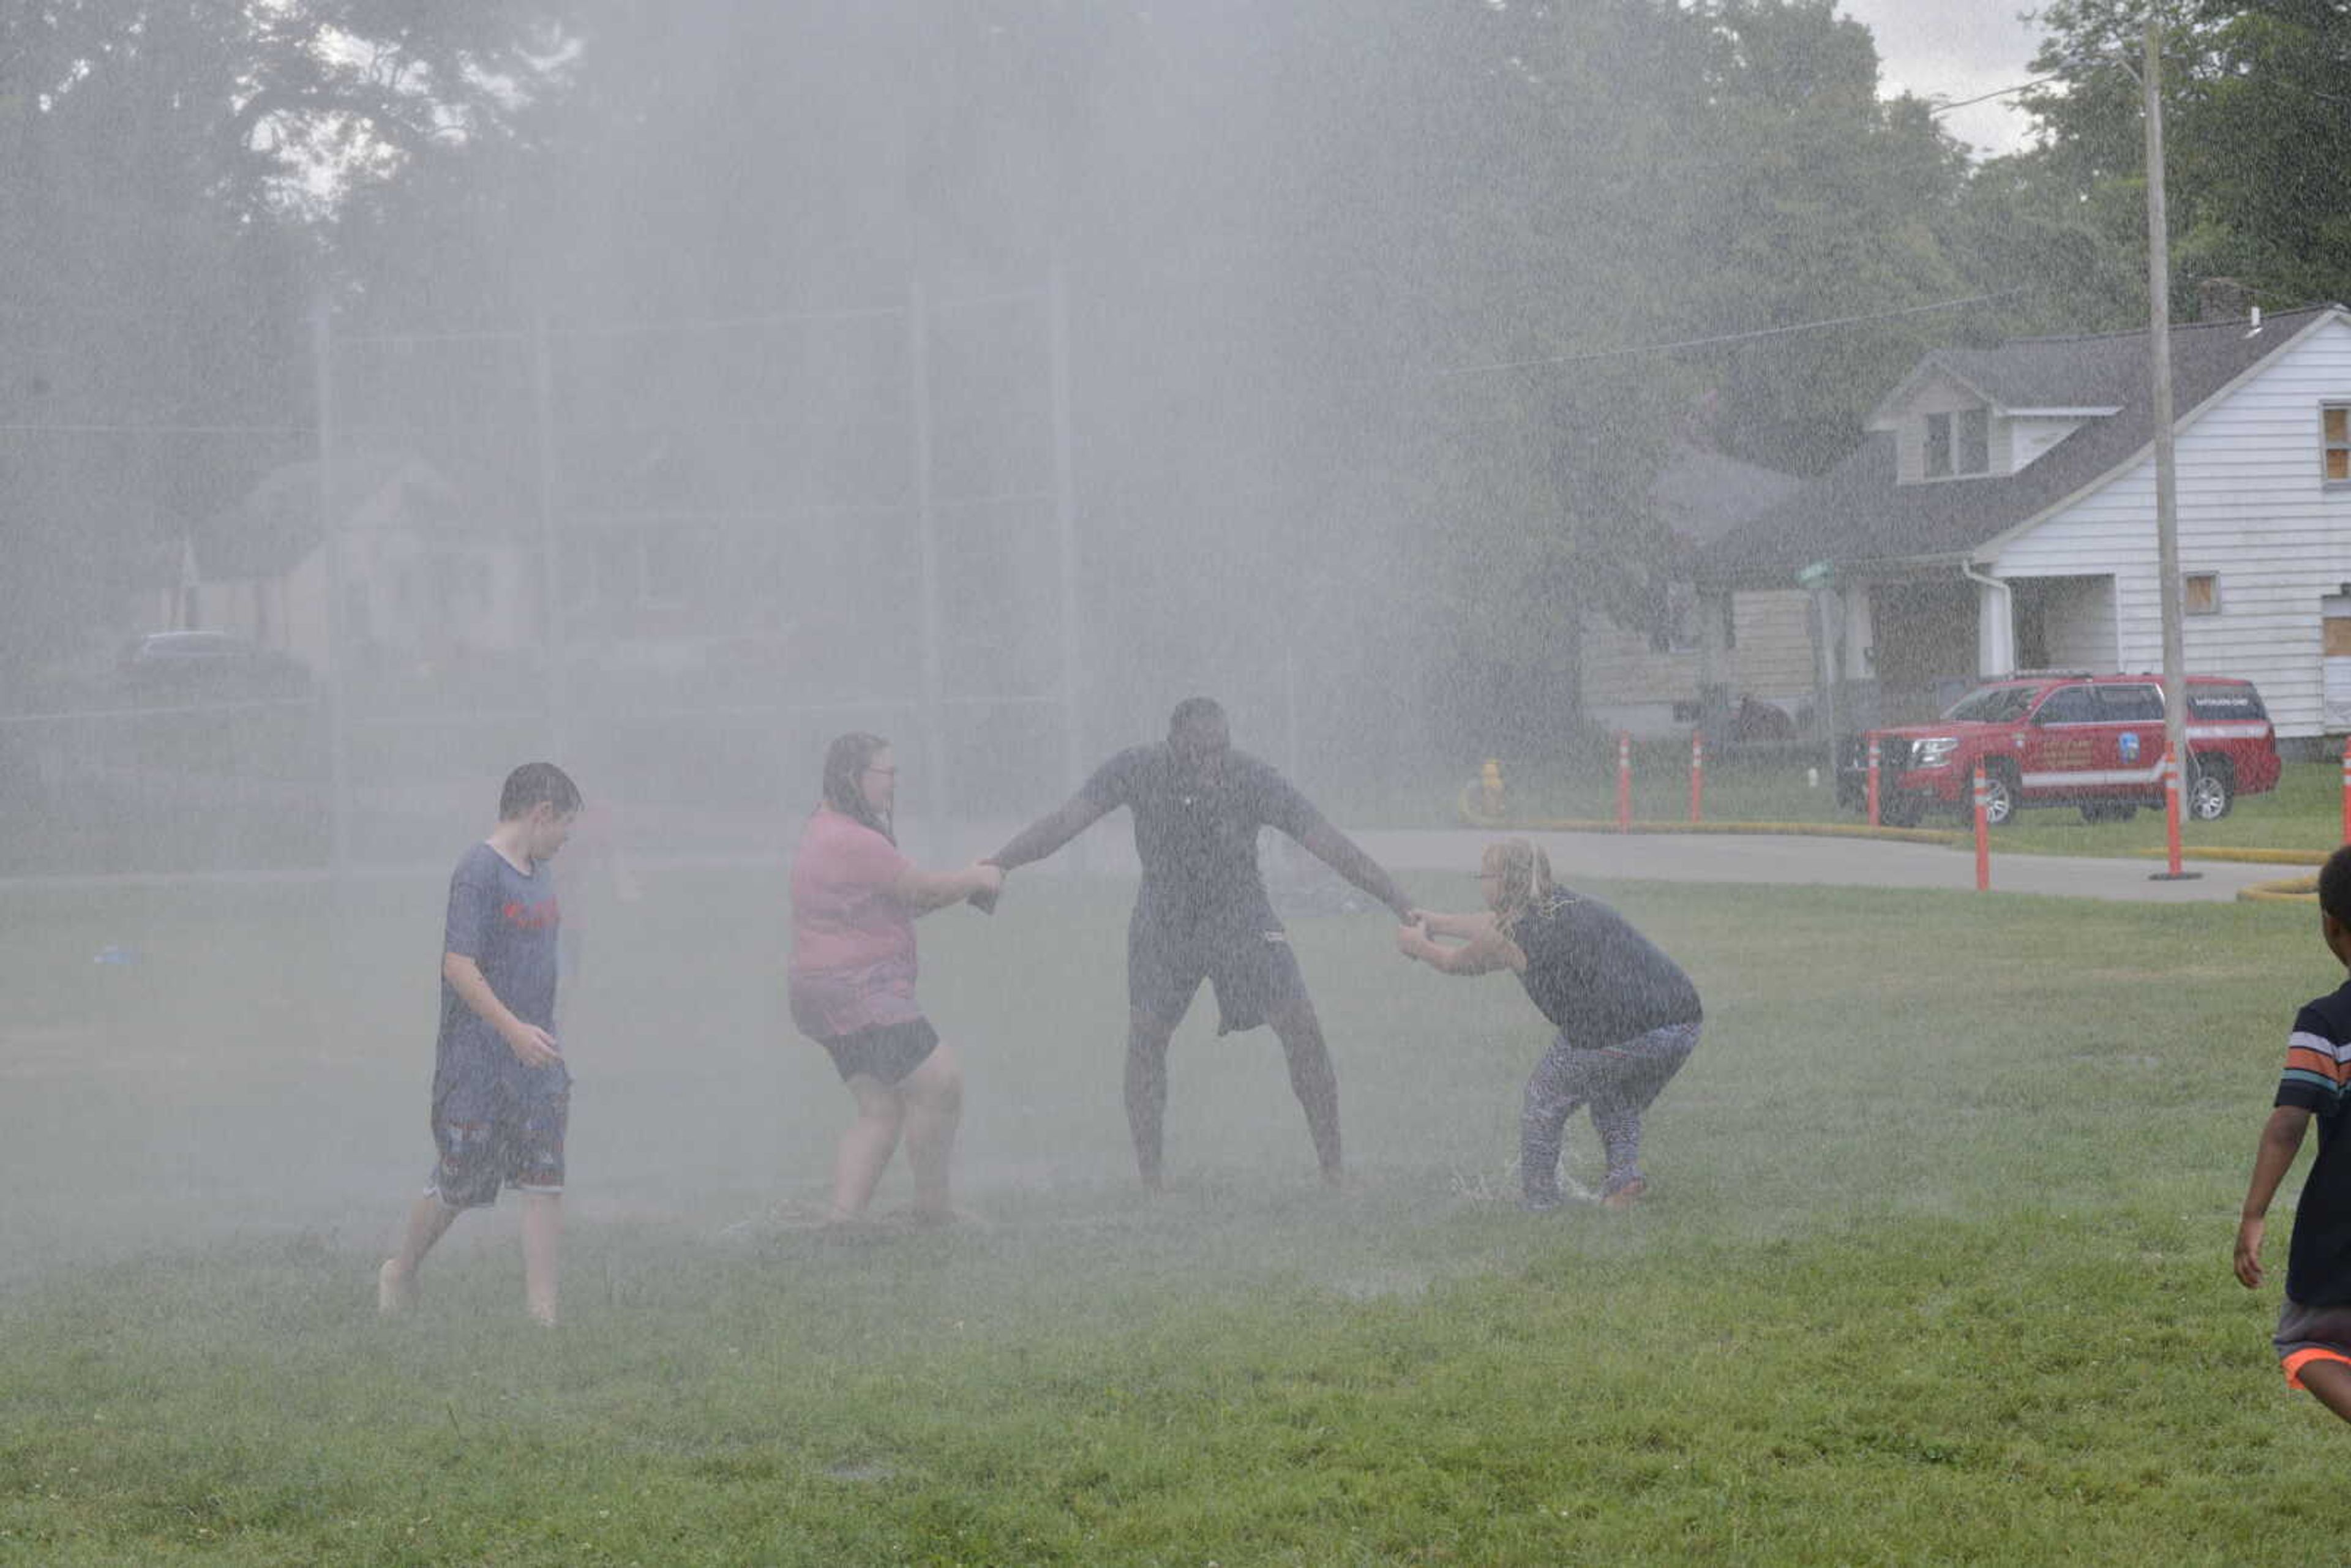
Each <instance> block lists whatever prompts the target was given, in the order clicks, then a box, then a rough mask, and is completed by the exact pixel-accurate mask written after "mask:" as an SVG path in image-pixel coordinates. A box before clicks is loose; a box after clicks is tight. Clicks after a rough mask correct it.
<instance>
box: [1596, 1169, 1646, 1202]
mask: <svg viewBox="0 0 2351 1568" xmlns="http://www.w3.org/2000/svg"><path fill="white" fill-rule="evenodd" d="M1648 1190H1649V1184H1648V1183H1647V1182H1646V1181H1643V1180H1642V1179H1641V1178H1640V1177H1639V1176H1635V1177H1634V1178H1633V1179H1632V1180H1631V1181H1628V1182H1626V1183H1625V1185H1624V1186H1620V1187H1618V1188H1617V1189H1616V1190H1615V1191H1614V1192H1612V1193H1610V1194H1608V1195H1607V1196H1606V1197H1603V1198H1602V1199H1601V1200H1600V1207H1603V1208H1630V1207H1633V1206H1634V1205H1635V1204H1636V1203H1638V1202H1640V1201H1641V1195H1642V1194H1643V1193H1645V1192H1646V1191H1648Z"/></svg>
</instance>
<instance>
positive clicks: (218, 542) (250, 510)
mask: <svg viewBox="0 0 2351 1568" xmlns="http://www.w3.org/2000/svg"><path fill="white" fill-rule="evenodd" d="M334 475H335V488H334V495H333V496H332V497H331V499H330V504H329V507H324V508H322V507H320V505H319V465H318V464H317V463H315V462H303V463H293V464H288V465H286V466H284V467H281V468H277V469H275V470H273V471H272V472H270V473H269V474H267V475H266V476H263V477H262V479H261V480H260V481H259V483H257V484H256V485H255V486H254V487H253V489H252V490H251V491H250V492H249V493H247V495H246V497H245V498H244V499H243V500H242V501H240V502H239V503H238V504H237V505H236V506H235V507H231V508H230V509H229V510H227V511H225V512H224V513H221V514H219V515H218V516H216V517H212V518H209V519H207V520H206V521H205V522H204V524H203V525H202V526H200V527H199V528H197V529H195V530H194V532H193V534H192V535H191V537H190V538H189V539H188V541H187V544H186V547H185V548H184V549H183V551H182V561H183V564H182V568H181V573H180V577H181V580H180V582H179V584H178V586H177V588H176V589H175V590H173V591H172V592H171V593H170V594H169V596H168V599H167V601H165V602H162V603H159V604H158V606H157V607H156V609H157V612H158V613H156V614H155V615H154V616H153V617H152V619H153V620H154V622H155V623H156V624H157V625H159V626H163V627H171V628H178V629H190V630H193V629H199V628H201V629H204V630H207V631H220V632H234V633H235V634H237V635H239V636H243V637H247V638H250V639H251V640H253V641H254V642H256V643H259V644H261V645H262V646H264V647H268V648H277V649H282V650H284V651H286V652H287V653H292V654H294V655H295V656H297V657H298V658H299V659H301V660H302V662H303V663H304V664H308V665H309V666H310V667H311V668H312V669H314V670H318V671H321V672H323V671H325V670H327V669H328V668H329V666H330V664H331V663H332V654H331V650H330V644H329V596H330V594H331V592H332V587H331V584H332V580H333V578H334V575H335V571H336V568H337V567H338V566H340V577H341V581H342V588H343V601H342V612H343V618H344V626H343V634H344V636H345V638H346V639H347V641H348V643H349V645H350V647H351V649H352V650H353V651H354V653H355V654H357V655H358V656H360V657H361V658H364V659H370V660H390V661H392V662H394V663H396V664H401V665H403V666H411V667H431V666H434V665H441V664H455V663H461V662H462V661H464V660H465V659H466V658H468V657H471V656H473V655H476V654H479V653H514V652H516V651H518V650H524V649H528V648H531V647H534V646H535V645H536V644H537V643H538V638H539V619H540V618H539V614H538V603H539V600H540V597H541V595H540V593H539V585H538V567H537V557H536V555H535V554H534V553H533V552H532V551H531V550H530V549H528V548H527V547H526V546H525V544H524V543H523V542H522V541H521V540H520V539H519V538H517V535H516V532H515V530H514V529H513V528H509V527H506V526H502V525H501V523H500V521H499V520H498V519H496V518H492V517H484V516H482V515H480V514H479V512H478V509H477V508H475V507H469V506H467V505H466V504H465V503H464V502H463V501H461V500H460V498H459V497H457V496H456V495H455V493H454V492H453V491H452V489H451V487H450V486H449V485H448V484H447V482H446V481H445V480H444V479H443V478H442V477H441V476H440V475H439V474H438V473H437V472H436V471H435V470H434V468H433V467H432V466H431V465H428V464H426V463H424V462H423V460H422V459H419V458H417V457H414V456H413V455H397V454H381V453H371V454H353V455H349V456H347V457H344V458H343V459H341V460H340V461H338V462H337V464H336V465H335V468H334ZM327 515H331V516H333V517H335V518H336V519H337V526H338V528H340V548H341V551H342V559H341V560H340V563H337V562H335V561H334V560H333V559H332V558H331V556H330V552H329V547H328V538H327V533H326V522H325V517H326V516H327Z"/></svg>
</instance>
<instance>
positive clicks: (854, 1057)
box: [790, 735, 1004, 1220]
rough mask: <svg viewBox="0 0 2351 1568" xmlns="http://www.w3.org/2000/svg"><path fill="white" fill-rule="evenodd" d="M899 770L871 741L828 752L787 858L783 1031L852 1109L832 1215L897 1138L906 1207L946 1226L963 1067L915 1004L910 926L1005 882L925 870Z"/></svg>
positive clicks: (855, 1205)
mask: <svg viewBox="0 0 2351 1568" xmlns="http://www.w3.org/2000/svg"><path fill="white" fill-rule="evenodd" d="M897 792H898V768H897V763H896V761H895V759H894V758H893V756H892V754H891V751H890V743H889V742H888V741H886V740H883V738H881V737H879V736H872V735H844V736H842V737H840V738H839V739H837V740H835V741H834V742H833V743H832V744H831V746H830V747H827V748H826V750H825V754H824V803H823V804H822V805H820V806H819V807H818V808H817V809H816V813H815V815H813V816H811V817H810V818H809V821H808V827H807V828H806V829H805V830H804V831H802V832H801V834H800V843H799V852H798V853H797V854H795V855H794V856H793V859H792V958H791V968H790V976H791V1000H792V1022H793V1023H794V1024H795V1025H797V1026H798V1027H799V1031H800V1032H801V1033H802V1034H805V1035H807V1036H808V1037H809V1038H810V1039H811V1040H815V1041H816V1042H817V1043H818V1044H819V1045H821V1046H823V1047H824V1048H825V1050H826V1051H829V1052H830V1053H831V1056H832V1062H833V1066H834V1067H835V1068H837V1069H839V1070H840V1072H841V1082H843V1083H846V1084H847V1085H849V1092H850V1093H851V1094H852V1095H853V1096H855V1098H856V1101H857V1120H856V1121H855V1122H854V1123H852V1124H851V1125H850V1128H849V1130H848V1131H847V1132H846V1133H843V1134H841V1147H840V1149H839V1151H838V1152H837V1153H836V1155H834V1158H833V1167H832V1214H833V1218H835V1219H852V1218H856V1217H857V1216H858V1215H860V1214H862V1213H863V1212H864V1211H865V1206H866V1205H867V1204H868V1203H870V1202H871V1201H872V1197H873V1188H874V1186H876V1185H877V1184H878V1183H879V1182H880V1181H881V1179H882V1172H883V1168H884V1167H885V1166H888V1165H889V1163H890V1155H891V1154H892V1152H893V1151H894V1150H895V1149H896V1148H897V1146H898V1138H899V1134H901V1133H904V1135H905V1139H906V1163H907V1164H908V1165H910V1166H913V1167H914V1212H915V1213H916V1215H917V1216H918V1217H920V1218H925V1219H932V1220H946V1219H951V1218H954V1214H955V1211H954V1207H953V1206H952V1205H951V1204H950V1202H949V1201H948V1197H947V1161H948V1158H949V1156H950V1155H952V1154H953V1152H954V1149H955V1136H956V1124H957V1123H958V1122H959V1121H960V1120H961V1119H962V1115H963V1070H962V1068H961V1067H960V1066H958V1065H957V1063H956V1058H955V1052H954V1051H953V1050H952V1049H951V1048H950V1047H948V1046H946V1045H943V1044H941V1043H940V1042H939V1036H938V1031H937V1030H934V1029H933V1028H932V1027H931V1023H930V1020H929V1019H926V1018H925V1017H924V1016H923V1009H921V1008H920V1007H919V1006H917V1005H916V1003H915V1001H914V971H915V965H914V921H915V918H916V917H917V916H919V915H928V914H929V913H930V912H931V911H932V910H934V909H944V908H946V906H947V905H949V904H961V903H963V902H964V901H965V900H967V899H970V898H973V897H974V896H975V895H977V896H978V897H980V898H983V899H984V898H991V897H993V896H994V895H995V894H997V893H998V892H1000V891H1001V890H1002V888H1003V886H1004V873H1002V872H1001V871H999V870H998V869H997V868H996V867H994V866H992V865H971V866H967V867H965V868H964V869H963V870H961V871H957V872H926V871H924V870H922V869H921V868H920V867H918V866H916V865H915V864H914V862H913V861H911V860H908V859H907V858H906V857H905V856H904V855H903V854H901V853H899V852H898V844H897V841H896V839H895V838H893V836H892V834H891V831H890V821H891V810H892V807H893V804H894V802H895V800H896V799H897Z"/></svg>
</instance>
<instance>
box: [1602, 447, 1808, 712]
mask: <svg viewBox="0 0 2351 1568" xmlns="http://www.w3.org/2000/svg"><path fill="white" fill-rule="evenodd" d="M1802 487H1803V481H1802V480H1801V479H1799V478H1797V477H1795V476H1793V475H1790V474H1782V473H1778V472H1776V471H1774V470H1772V469H1770V468H1759V467H1757V466H1756V465H1754V464H1751V463H1742V462H1740V461H1739V460H1738V459H1736V458H1733V457H1729V456H1726V455H1723V454H1721V453H1719V452H1715V451H1711V450H1708V449H1707V448H1705V447H1703V446H1698V445H1693V444H1687V443H1684V444H1677V446H1676V447H1675V449H1674V451H1673V453H1672V455H1671V456H1670V457H1669V459H1668V460H1667V464H1666V465H1665V467H1664V469H1663V470H1662V471H1660V472H1659V474H1658V476H1657V479H1656V484H1655V485H1654V486H1652V487H1651V489H1650V495H1649V498H1650V501H1651V503H1652V504H1653V505H1654V506H1655V507H1656V509H1657V514H1658V517H1659V518H1660V520H1662V521H1663V522H1664V523H1665V525H1666V526H1667V528H1668V529H1670V530H1671V531H1672V534H1673V537H1674V541H1675V545H1676V547H1677V549H1679V550H1680V551H1682V552H1684V553H1685V555H1687V552H1689V551H1692V550H1696V549H1698V548H1700V547H1702V546H1704V545H1706V544H1708V543H1709V542H1710V541H1712V540H1715V539H1718V538H1721V537H1722V536H1723V535H1724V534H1726V533H1728V532H1729V531H1730V530H1731V529H1733V528H1738V527H1739V526H1740V524H1742V523H1744V522H1746V521H1747V520H1748V519H1749V518H1751V517H1755V516H1757V515H1758V514H1760V513H1761V512H1764V511H1767V510H1769V509H1770V508H1771V507H1773V506H1776V505H1777V504H1779V503H1780V502H1782V501H1784V500H1785V499H1787V498H1788V497H1790V496H1791V495H1792V494H1794V493H1795V492H1796V491H1798V490H1800V489H1802ZM1659 608H1660V610H1661V612H1662V614H1661V616H1660V620H1659V623H1658V624H1657V625H1656V627H1654V628H1650V629H1643V628H1638V627H1629V626H1619V625H1618V624H1616V623H1615V622H1614V621H1611V620H1610V619H1608V618H1607V617H1606V616H1605V615H1602V614H1596V613H1595V614H1593V615H1591V616H1588V617H1586V619H1585V621H1584V622H1583V631H1582V633H1581V636H1580V637H1579V640H1578V657H1577V661H1576V667H1577V671H1578V676H1579V679H1580V680H1581V681H1582V683H1583V711H1584V713H1585V714H1586V715H1587V716H1589V717H1590V718H1591V719H1592V721H1593V723H1595V724H1599V725H1603V726H1604V727H1608V728H1610V729H1621V730H1627V731H1630V732H1631V733H1633V734H1635V735H1660V734H1667V733H1679V732H1686V731H1687V730H1688V729H1689V728H1690V727H1692V726H1693V725H1696V724H1699V723H1701V722H1704V723H1707V724H1710V725H1722V724H1723V723H1724V720H1725V719H1726V718H1727V717H1728V714H1729V710H1731V709H1734V708H1735V706H1736V705H1737V704H1738V702H1739V701H1740V699H1741V698H1746V699H1749V700H1750V701H1752V702H1755V703H1762V704H1768V705H1770V706H1771V708H1773V709H1776V710H1778V711H1779V712H1780V713H1782V714H1792V713H1793V712H1794V711H1795V710H1796V709H1797V708H1799V707H1801V706H1803V705H1804V704H1806V703H1807V702H1809V701H1810V700H1811V697H1812V691H1813V649H1812V642H1811V638H1810V635H1809V632H1808V630H1807V628H1808V626H1809V625H1810V609H1809V605H1808V602H1807V600H1806V596H1805V594H1804V592H1803V591H1802V589H1799V588H1796V587H1793V586H1792V585H1786V584H1783V585H1781V586H1778V587H1758V588H1752V589H1747V590H1743V591H1738V592H1736V593H1727V594H1725V595H1724V596H1722V597H1721V598H1720V599H1719V600H1717V601H1713V602H1712V603H1702V602H1701V601H1699V599H1698V595H1697V593H1696V591H1694V588H1693V585H1692V584H1691V583H1690V582H1689V581H1688V580H1687V578H1677V580H1673V581H1670V582H1668V583H1667V601H1666V602H1665V603H1664V604H1663V605H1661V606H1660V607H1659ZM1706 618H1711V622H1712V623H1711V624H1709V623H1708V620H1707V619H1706ZM1717 704H1719V705H1721V706H1720V709H1719V710H1717V709H1716V706H1715V705H1717ZM1716 738H1719V739H1729V738H1732V735H1731V734H1730V733H1729V727H1725V728H1724V730H1723V732H1722V733H1720V734H1719V735H1718V736H1717V737H1716Z"/></svg>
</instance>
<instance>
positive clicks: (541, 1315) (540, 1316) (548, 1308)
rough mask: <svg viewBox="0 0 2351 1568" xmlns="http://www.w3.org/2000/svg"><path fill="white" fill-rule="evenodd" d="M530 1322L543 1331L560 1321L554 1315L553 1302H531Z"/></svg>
mask: <svg viewBox="0 0 2351 1568" xmlns="http://www.w3.org/2000/svg"><path fill="white" fill-rule="evenodd" d="M530 1321H531V1322H535V1323H537V1324H538V1326H539V1327H541V1328H543V1329H551V1328H553V1327H555V1326H556V1324H557V1323H558V1322H560V1321H561V1320H560V1319H559V1318H558V1317H557V1316H556V1315H555V1303H554V1302H553V1301H533V1302H532V1303H531V1304H530Z"/></svg>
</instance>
